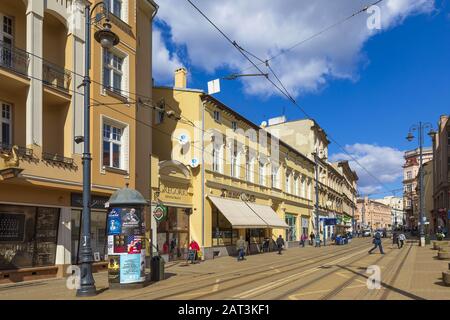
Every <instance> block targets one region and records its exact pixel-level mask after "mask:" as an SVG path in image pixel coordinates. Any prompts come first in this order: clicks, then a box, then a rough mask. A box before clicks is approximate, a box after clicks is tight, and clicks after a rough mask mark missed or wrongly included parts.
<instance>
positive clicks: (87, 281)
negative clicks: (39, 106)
mask: <svg viewBox="0 0 450 320" xmlns="http://www.w3.org/2000/svg"><path fill="white" fill-rule="evenodd" d="M99 6H103V11H104V12H103V14H104V16H105V22H104V24H103V29H100V30H98V31H96V32H95V34H94V38H95V40H96V41H97V42H98V43H100V45H101V46H102V47H103V48H104V49H106V50H108V49H111V48H112V47H114V46H115V45H117V44H118V43H119V41H120V40H119V37H118V36H117V35H116V34H115V33H114V32H112V31H111V24H110V23H109V12H108V6H107V5H106V4H105V3H104V2H99V3H97V4H96V5H95V6H94V7H93V8H92V10H91V4H90V3H89V2H87V4H86V6H85V9H84V13H85V19H86V30H85V41H86V42H85V71H84V79H83V86H84V139H83V142H84V146H83V157H82V163H83V214H82V218H81V219H82V221H81V246H80V250H79V252H80V262H81V266H80V276H81V279H80V287H79V288H78V289H77V296H78V297H87V296H93V295H96V294H97V291H96V288H95V281H94V277H93V276H92V262H93V261H94V259H93V254H92V247H91V161H92V157H91V151H90V113H89V107H90V105H89V104H90V100H91V97H90V85H91V78H90V76H89V72H90V68H91V25H92V24H91V20H92V16H91V13H92V12H94V11H95V9H96V8H97V7H99Z"/></svg>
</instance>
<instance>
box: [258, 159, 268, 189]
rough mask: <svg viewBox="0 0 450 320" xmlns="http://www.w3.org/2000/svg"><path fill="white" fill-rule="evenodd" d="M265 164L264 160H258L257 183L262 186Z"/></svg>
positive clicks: (264, 182) (264, 176) (264, 178)
mask: <svg viewBox="0 0 450 320" xmlns="http://www.w3.org/2000/svg"><path fill="white" fill-rule="evenodd" d="M265 170H266V165H265V164H264V162H262V161H260V162H259V177H258V180H259V184H260V185H262V186H265V185H266V172H265Z"/></svg>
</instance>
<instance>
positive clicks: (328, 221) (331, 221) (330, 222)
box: [324, 218, 337, 226]
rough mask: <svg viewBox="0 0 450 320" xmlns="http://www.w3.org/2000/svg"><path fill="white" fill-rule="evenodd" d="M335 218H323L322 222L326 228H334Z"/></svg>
mask: <svg viewBox="0 0 450 320" xmlns="http://www.w3.org/2000/svg"><path fill="white" fill-rule="evenodd" d="M336 220H337V219H336V218H325V219H324V222H325V225H326V226H335V225H336V222H337V221H336Z"/></svg>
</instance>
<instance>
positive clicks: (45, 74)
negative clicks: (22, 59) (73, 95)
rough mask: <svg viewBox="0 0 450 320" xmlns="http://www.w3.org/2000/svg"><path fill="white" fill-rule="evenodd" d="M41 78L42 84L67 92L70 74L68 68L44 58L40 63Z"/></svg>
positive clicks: (70, 78)
mask: <svg viewBox="0 0 450 320" xmlns="http://www.w3.org/2000/svg"><path fill="white" fill-rule="evenodd" d="M42 78H43V80H44V84H46V85H48V86H51V87H53V88H56V89H58V90H61V91H64V92H65V93H68V92H69V88H70V82H71V80H72V76H71V74H70V72H69V71H68V70H66V69H64V68H62V67H60V66H57V65H55V64H53V63H51V62H48V61H45V60H44V61H43V63H42Z"/></svg>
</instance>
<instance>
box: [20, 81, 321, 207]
mask: <svg viewBox="0 0 450 320" xmlns="http://www.w3.org/2000/svg"><path fill="white" fill-rule="evenodd" d="M28 77H29V78H31V79H33V80H36V81H40V82H42V83H44V82H45V81H44V80H43V79H40V78H37V77H34V76H28ZM67 90H68V91H69V92H72V93H74V94H78V95H81V96H84V93H82V92H78V91H75V90H72V89H67ZM90 100H91V101H93V102H95V104H90V107H94V106H102V107H105V108H108V109H110V110H112V111H114V112H116V113H119V114H121V115H123V116H125V117H127V118H129V119H131V120H133V121H136V122H138V123H141V124H142V125H145V126H147V127H149V128H151V129H153V130H156V131H157V132H160V133H162V134H164V135H166V136H168V137H171V138H172V139H175V140H177V141H178V142H182V140H181V139H180V138H177V137H174V136H173V134H172V133H169V132H166V131H163V130H161V129H160V128H158V127H155V126H153V125H151V124H148V123H146V122H145V121H142V120H140V119H137V118H135V117H133V116H131V115H129V114H127V113H125V112H122V111H120V110H118V109H116V108H113V107H112V106H114V105H129V104H137V103H139V102H129V103H126V102H122V103H112V104H110V103H103V102H100V101H98V100H96V99H94V98H92V97H91V98H90ZM172 120H173V121H176V120H174V119H172ZM194 127H195V126H194ZM197 128H198V127H197ZM200 130H202V129H200ZM202 131H203V132H205V133H208V132H207V131H205V130H202ZM191 145H192V147H193V148H195V149H197V150H199V151H201V152H205V153H206V154H208V155H211V156H213V153H212V152H208V151H206V150H205V148H200V147H197V146H196V145H195V144H194V143H193V142H191ZM218 159H220V160H222V161H224V163H226V161H227V160H228V159H226V158H224V157H220V156H219V157H218ZM255 160H256V159H254V161H255ZM237 167H239V168H241V169H243V170H244V172H245V171H247V168H246V166H245V165H237ZM265 171H266V170H265ZM250 172H253V174H254V176H253V177H257V176H258V175H259V171H258V170H257V169H254V170H252V171H250ZM265 175H267V173H265ZM268 175H270V173H269V174H268ZM310 179H311V181H315V179H314V178H313V177H310ZM253 183H255V182H253ZM263 187H265V188H269V187H268V186H267V185H264V186H263ZM310 201H311V200H310Z"/></svg>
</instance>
